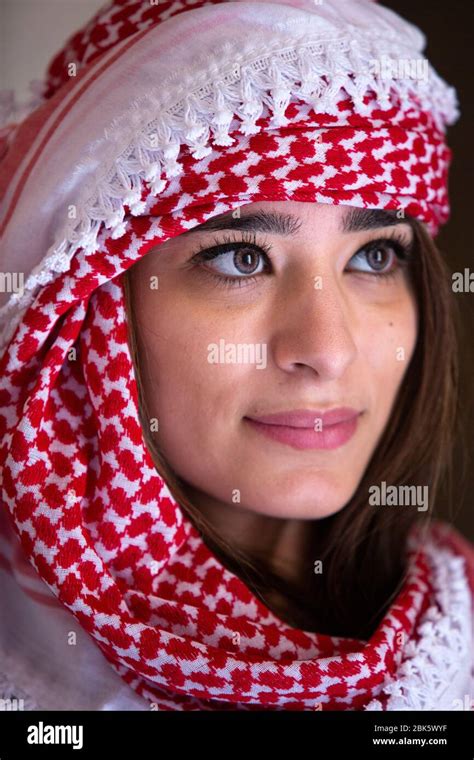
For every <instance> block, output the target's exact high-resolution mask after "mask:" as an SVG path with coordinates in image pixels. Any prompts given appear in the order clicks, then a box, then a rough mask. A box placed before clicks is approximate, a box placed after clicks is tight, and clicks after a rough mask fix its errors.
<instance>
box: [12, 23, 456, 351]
mask: <svg viewBox="0 0 474 760" xmlns="http://www.w3.org/2000/svg"><path fill="white" fill-rule="evenodd" d="M229 49H231V48H230V46H229ZM224 51H225V46H224ZM232 52H234V51H233V50H232ZM382 55H383V56H387V57H390V58H392V59H393V60H394V61H399V60H400V59H401V58H404V57H405V58H406V57H407V56H408V57H409V55H411V56H413V51H412V50H409V51H408V49H407V48H405V47H401V46H400V41H399V39H397V40H396V41H395V40H393V41H390V42H389V43H384V42H383V41H381V40H380V39H379V38H378V37H377V36H374V35H370V34H367V33H365V34H361V33H358V34H357V33H356V32H355V31H353V33H352V35H351V36H350V37H349V36H347V35H346V36H345V37H344V38H342V39H338V40H333V41H330V42H319V41H318V42H314V41H313V42H308V41H307V38H306V40H305V42H304V43H303V42H297V43H293V45H290V46H287V47H284V48H283V49H279V50H275V51H272V52H270V53H269V54H267V55H266V56H264V57H262V56H261V55H260V56H259V57H257V58H255V57H254V59H253V60H250V61H248V62H246V63H245V64H236V65H234V66H232V68H231V69H230V71H229V72H228V73H227V74H225V75H223V76H222V75H221V78H217V77H218V76H219V74H218V69H217V68H216V65H215V64H214V65H213V67H211V68H210V70H209V71H208V73H207V74H206V73H205V72H204V74H206V76H209V77H212V76H214V77H216V79H215V80H214V81H211V82H209V84H206V85H205V86H201V87H199V88H198V89H194V90H193V89H192V87H190V88H189V89H190V91H189V93H188V95H187V96H186V97H184V98H181V99H180V100H179V101H178V102H176V103H175V105H173V106H172V107H169V108H167V109H164V108H163V104H162V103H159V102H154V101H153V99H152V98H151V96H149V97H147V98H146V99H142V100H137V101H135V102H134V103H133V104H132V105H131V106H130V108H129V109H128V110H127V112H125V113H124V114H122V115H121V116H119V117H118V118H117V119H115V120H114V122H113V123H112V124H111V125H110V128H108V129H107V130H106V138H107V142H108V145H109V149H107V146H105V148H104V158H103V162H102V164H101V167H99V170H98V172H97V174H96V175H95V177H94V178H93V180H92V184H91V185H90V187H93V188H94V190H93V191H92V192H90V195H89V197H88V198H86V199H85V200H82V201H81V199H78V203H77V210H78V214H77V219H75V220H66V216H67V215H66V214H65V226H64V230H63V232H62V234H61V236H60V237H59V242H57V243H56V244H55V245H53V246H52V247H51V248H50V249H49V250H48V252H47V254H46V256H45V258H44V259H43V260H42V261H41V262H40V263H39V264H38V265H37V266H36V267H35V268H34V269H33V270H32V272H31V273H30V274H29V276H28V277H27V278H26V282H25V283H24V288H23V292H22V293H13V294H12V295H11V296H10V298H9V300H8V301H7V302H6V303H5V304H4V306H3V307H1V308H0V320H2V321H3V322H4V323H5V327H4V329H3V331H2V332H1V333H0V352H1V351H2V350H3V349H4V347H5V345H6V343H7V342H8V341H9V340H10V338H11V335H12V334H13V331H14V329H15V324H16V323H17V322H18V320H19V319H20V317H21V314H22V313H23V312H24V311H25V310H26V308H27V307H28V305H29V304H30V303H31V302H32V300H33V297H34V292H35V291H36V289H37V288H38V287H40V286H44V285H46V284H47V283H49V282H50V281H51V280H53V279H54V277H55V276H56V275H57V274H59V273H61V272H66V271H67V270H68V269H69V267H70V263H71V259H72V257H73V256H74V254H75V253H76V252H77V251H78V250H79V249H80V248H83V249H84V250H85V252H86V253H93V252H95V251H97V250H98V242H97V236H98V233H99V230H100V229H101V228H102V226H105V228H106V229H107V230H110V231H111V236H112V238H113V239H117V238H120V237H121V236H122V235H124V234H125V232H126V222H125V221H124V217H125V209H124V206H125V205H127V206H128V207H129V208H130V212H131V214H132V215H139V214H141V213H143V211H144V210H145V203H144V202H143V201H141V190H142V186H143V183H148V185H149V188H150V191H151V193H152V194H153V195H155V196H158V195H159V194H160V193H161V192H162V190H163V189H164V188H165V187H166V184H167V179H170V178H172V177H175V176H179V175H180V174H182V166H181V165H180V163H179V161H178V157H179V154H180V150H181V147H182V146H183V145H186V146H188V147H189V148H190V150H191V154H192V156H193V157H194V158H195V159H197V160H199V159H201V158H203V157H205V156H207V155H208V154H209V153H211V152H212V146H211V139H213V141H214V143H215V144H216V145H219V146H229V145H232V144H233V143H234V142H235V139H234V138H232V137H230V135H229V128H230V126H231V122H232V121H233V119H234V118H238V119H240V120H241V124H240V125H239V132H241V133H243V134H245V135H252V134H256V133H257V132H259V131H260V128H259V127H257V126H256V121H257V119H258V118H259V117H260V116H261V115H262V113H263V110H264V106H267V107H268V108H269V109H270V113H271V114H272V121H271V124H270V126H271V127H279V126H282V125H285V124H287V123H288V119H287V118H286V117H285V116H284V112H285V109H286V108H287V106H288V104H289V102H290V99H291V98H292V97H293V96H294V97H296V98H298V99H301V100H303V101H305V102H307V103H309V104H311V105H312V107H313V108H314V111H315V112H316V113H333V114H336V113H337V109H336V103H337V102H338V100H339V99H340V94H341V90H344V91H345V93H346V94H347V95H348V96H349V97H350V98H351V99H352V102H353V104H354V107H355V110H356V111H357V112H358V113H360V114H364V115H365V114H370V112H371V108H367V107H365V106H364V104H363V102H362V101H363V98H364V96H365V94H367V93H368V92H370V91H373V93H375V95H376V99H377V103H376V107H378V108H381V109H383V110H387V109H389V108H390V107H391V105H392V100H391V98H392V93H391V92H390V90H391V89H393V92H394V93H395V95H396V96H397V97H398V98H399V99H400V104H401V108H402V110H406V109H408V108H409V107H412V106H413V103H412V101H411V98H412V97H413V96H416V97H417V98H418V99H419V102H420V104H421V107H422V109H423V110H425V109H426V110H428V111H431V112H432V114H433V118H434V119H435V122H436V123H437V125H438V127H439V128H440V129H444V128H445V125H447V124H452V123H453V122H454V121H455V120H456V119H457V117H458V115H459V111H458V107H457V97H456V92H455V90H454V89H453V88H452V87H450V86H448V85H447V84H446V82H444V81H443V80H442V79H441V78H440V77H439V76H438V75H437V73H436V72H435V71H434V69H433V68H432V67H431V66H430V65H429V63H428V77H427V80H426V81H423V80H421V79H409V78H404V79H384V78H383V77H381V76H379V75H378V74H376V73H374V71H373V69H374V67H373V65H372V64H373V61H374V60H379V59H380V57H381V56H382ZM222 60H229V58H227V59H226V58H225V55H224V56H222ZM230 60H232V58H230ZM234 60H235V54H234ZM196 70H197V76H198V77H199V78H200V79H201V81H202V77H203V71H201V70H200V69H199V67H197V68H196ZM195 81H196V80H195ZM168 85H170V87H171V93H172V92H173V89H172V86H173V85H174V86H175V87H177V86H180V88H181V89H182V87H183V86H186V85H187V81H185V82H184V83H183V79H182V77H181V74H180V72H176V74H175V75H173V76H172V77H170V82H165V83H163V85H162V91H166V87H167V86H168ZM125 138H127V140H126V141H125V147H124V140H125ZM92 160H94V159H92ZM86 164H87V161H86V162H85V163H84V166H86Z"/></svg>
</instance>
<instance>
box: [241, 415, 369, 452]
mask: <svg viewBox="0 0 474 760" xmlns="http://www.w3.org/2000/svg"><path fill="white" fill-rule="evenodd" d="M361 413H362V412H359V411H358V410H357V409H352V408H350V407H340V408H338V409H331V411H329V412H320V411H318V410H307V409H297V410H295V411H292V412H281V413H279V414H267V415H263V416H260V417H245V418H244V419H245V420H246V421H247V422H248V423H250V425H251V426H252V427H253V428H254V429H255V430H256V431H257V432H260V433H263V435H265V436H267V437H268V438H273V439H274V440H276V441H279V442H280V443H286V444H287V445H289V446H292V447H293V448H295V449H335V448H338V447H339V446H342V445H343V444H344V443H347V441H349V440H350V439H351V438H352V436H353V435H354V433H355V432H356V429H357V424H358V420H359V416H360V415H361ZM315 426H316V428H317V429H316V430H315ZM318 428H321V429H320V430H319V429H318Z"/></svg>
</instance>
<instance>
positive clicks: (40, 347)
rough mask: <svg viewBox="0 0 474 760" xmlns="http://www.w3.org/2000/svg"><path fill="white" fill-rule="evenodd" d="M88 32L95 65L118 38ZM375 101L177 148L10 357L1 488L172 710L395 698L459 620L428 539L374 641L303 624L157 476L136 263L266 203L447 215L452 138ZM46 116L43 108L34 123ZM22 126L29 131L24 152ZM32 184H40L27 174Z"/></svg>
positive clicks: (347, 101) (90, 613) (102, 634)
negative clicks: (141, 394) (411, 652)
mask: <svg viewBox="0 0 474 760" xmlns="http://www.w3.org/2000/svg"><path fill="white" fill-rule="evenodd" d="M122 5H123V8H124V9H125V8H127V12H129V11H130V7H131V5H133V4H130V3H128V4H127V3H122ZM176 7H178V8H179V6H176ZM137 14H138V16H137V18H138V19H142V18H143V16H142V15H140V14H141V12H139V11H138V10H137ZM104 18H106V17H104ZM110 18H112V16H110ZM134 23H135V22H134ZM140 23H141V22H140ZM94 28H95V27H94ZM97 28H98V29H100V26H99V27H97ZM134 28H135V27H134ZM125 29H126V30H127V33H129V28H128V26H127V24H126V23H125ZM120 30H121V27H120V26H117V28H116V30H115V31H116V33H117V35H120ZM89 33H90V37H91V39H94V40H95V43H96V48H94V49H92V50H91V52H90V56H91V57H90V60H91V62H92V63H91V65H94V62H93V61H92V57H93V56H94V54H95V53H96V52H97V47H100V44H99V43H100V40H101V39H104V38H103V37H102V36H101V35H102V32H100V33H99V32H97V34H94V31H93V29H90V30H89ZM113 34H115V32H113V33H112V31H111V35H112V36H109V37H108V38H106V39H104V45H106V44H109V43H112V42H113V41H114V39H115V38H114V37H113ZM107 40H108V42H107ZM80 44H81V45H85V39H83V40H82V42H81V43H80ZM74 45H76V43H74ZM76 49H77V48H76ZM83 54H84V57H87V56H86V55H85V50H83ZM67 57H68V56H67V55H66V56H65V57H64V56H63V58H62V59H61V60H62V64H61V65H63V64H64V62H66V61H67ZM61 65H57V66H54V67H52V72H53V69H54V77H53V73H52V74H51V76H52V79H51V87H52V86H53V85H54V86H58V85H59V84H60V82H61V76H62V74H61V71H62V69H61ZM110 65H112V66H113V63H112V64H110ZM76 86H79V85H76V84H73V85H71V88H72V87H76ZM80 86H81V87H83V88H84V89H87V86H88V85H87V82H86V83H85V84H83V83H81V84H80ZM62 89H63V90H64V92H65V97H68V96H70V94H71V92H74V90H70V89H68V86H65V87H64V88H62ZM60 93H61V89H60V90H58V93H57V95H56V96H55V97H56V98H57V101H56V103H55V107H56V108H60V105H61V98H60V97H59V96H60ZM80 97H81V94H78V95H77V98H80ZM364 105H365V106H366V108H367V113H366V114H365V115H362V114H361V113H360V112H359V111H357V110H356V108H355V107H354V98H353V97H349V96H345V97H342V98H339V99H338V100H337V102H335V108H334V109H332V110H333V113H331V114H325V113H319V114H317V113H315V112H314V111H313V110H312V109H311V106H310V105H309V104H308V103H303V102H301V101H300V100H298V99H297V98H296V97H292V99H291V101H290V102H289V104H288V106H287V108H286V111H285V117H286V119H287V122H286V123H283V124H282V125H280V126H275V125H274V123H273V122H272V121H271V118H272V116H271V113H270V110H269V108H268V107H267V106H266V107H265V109H264V111H263V114H262V115H261V117H260V118H259V120H258V125H259V127H260V131H258V132H256V133H250V134H242V132H240V131H239V130H238V129H237V126H238V125H235V124H234V126H233V128H231V129H229V135H230V136H231V137H233V138H235V141H234V142H231V143H227V144H223V145H221V144H214V145H213V146H212V150H211V151H210V152H208V153H206V154H205V155H203V156H202V157H200V158H196V156H195V155H194V154H193V151H192V150H191V149H190V147H189V146H181V149H180V151H179V163H180V166H181V167H182V171H181V173H174V174H173V172H170V173H169V174H166V181H163V185H164V187H162V186H161V185H160V191H157V187H156V184H155V185H153V182H152V184H151V187H150V185H147V184H146V183H144V184H143V185H141V186H140V189H139V194H138V197H135V199H134V201H133V204H132V202H131V201H130V205H128V206H127V204H126V203H125V207H126V215H125V217H124V218H123V220H120V224H121V226H122V229H121V230H120V235H119V236H118V235H116V234H115V235H114V230H113V229H107V228H106V226H104V224H101V225H100V226H99V228H98V230H96V233H97V235H96V240H94V241H93V245H91V246H83V247H79V249H78V250H77V251H75V252H74V255H73V256H71V259H70V260H68V261H67V262H66V265H65V266H62V267H59V268H58V269H57V270H56V271H54V272H47V271H46V272H41V271H40V272H39V274H38V272H36V273H35V277H36V278H37V279H36V281H35V283H34V288H33V287H32V288H31V289H30V290H31V302H29V303H27V305H26V307H25V309H24V311H23V313H22V315H21V318H20V319H19V321H18V322H17V323H16V324H15V326H14V327H15V329H14V334H13V335H12V336H11V339H10V340H9V343H8V345H7V347H6V350H5V353H4V355H3V358H2V360H1V361H0V406H1V411H0V467H1V468H2V490H1V495H2V496H1V498H2V502H3V503H4V504H5V505H6V507H7V508H8V511H9V514H10V515H11V518H12V524H13V526H14V528H15V530H16V532H17V533H18V535H19V537H20V539H21V544H22V547H23V550H24V552H25V554H26V556H27V557H29V558H30V559H31V562H32V564H33V566H34V567H35V568H36V570H37V572H38V573H39V574H40V576H41V577H42V578H43V579H44V581H45V582H46V583H47V585H48V586H49V588H50V589H51V590H52V591H53V593H54V594H55V595H56V596H57V598H58V599H59V600H60V601H61V602H62V603H63V604H64V605H65V606H66V607H67V608H68V609H70V611H71V612H72V614H73V615H74V616H75V617H76V618H77V620H78V621H79V622H80V624H81V625H82V626H83V627H84V628H85V630H87V631H88V632H89V633H90V634H91V636H92V637H93V638H94V640H95V641H96V642H97V644H98V646H99V647H100V648H101V650H102V651H103V652H104V654H105V656H106V657H107V659H108V660H109V661H110V663H111V664H112V666H113V667H114V668H115V669H116V670H117V672H118V673H119V674H120V675H121V676H122V677H123V678H124V680H125V681H127V682H128V683H129V684H130V685H131V686H132V687H133V688H134V689H135V690H136V691H137V692H138V693H140V694H142V695H143V696H144V697H146V698H148V699H149V700H150V701H151V702H154V703H156V704H157V705H158V706H159V708H160V709H165V710H166V709H171V710H196V709H206V710H212V709H225V708H229V709H258V708H269V709H296V710H301V709H315V708H317V706H318V705H322V706H323V708H324V709H328V708H329V709H331V708H333V709H362V708H367V707H369V709H379V708H380V707H381V708H382V709H383V707H384V706H385V705H386V703H387V699H388V696H387V692H386V690H385V687H386V682H387V678H389V677H390V676H393V675H395V674H397V672H398V671H399V669H400V668H401V665H402V660H403V659H404V658H405V657H406V644H407V642H413V641H416V640H418V638H419V635H421V634H419V629H420V626H421V625H422V623H423V621H425V618H426V615H428V614H429V615H431V618H430V619H431V620H436V616H437V615H438V616H440V617H441V622H443V619H444V620H445V619H446V616H449V615H451V612H452V610H451V611H449V610H448V609H446V610H443V609H442V604H440V603H439V601H438V597H437V596H436V594H435V593H434V588H433V564H432V562H433V560H432V559H430V556H429V553H425V552H422V551H420V552H418V553H416V552H415V549H413V557H412V559H413V562H412V564H411V569H410V577H409V579H408V581H407V582H406V584H405V586H404V588H403V590H402V591H401V592H400V594H399V595H398V597H397V599H396V600H395V602H394V603H393V605H392V606H391V609H390V612H389V614H388V615H387V617H386V618H385V619H384V621H383V622H382V624H381V625H380V627H379V628H378V630H377V631H376V632H375V634H374V635H373V637H372V638H371V640H370V641H369V642H362V641H356V640H351V639H338V638H334V637H328V636H322V635H318V634H308V633H305V632H303V631H299V630H296V629H294V628H291V627H290V626H288V625H287V624H285V623H284V622H283V621H281V620H279V619H278V618H277V617H276V616H274V615H273V614H272V613H271V612H270V611H269V610H268V609H267V608H266V607H265V606H264V605H263V604H262V603H261V602H260V601H259V600H258V598H257V597H256V596H255V595H254V594H253V593H252V592H251V591H250V589H249V588H248V587H247V586H246V585H245V584H244V583H243V582H242V581H241V580H240V579H239V578H238V577H236V576H234V575H233V574H232V573H230V572H229V571H228V570H227V569H226V568H224V567H223V566H222V565H221V563H220V562H219V561H218V560H217V559H216V558H215V557H214V556H213V555H212V553H211V552H210V551H209V550H208V548H207V547H206V545H205V544H204V542H203V541H202V539H201V538H200V536H199V533H198V532H197V530H196V529H195V528H194V526H193V525H192V523H191V522H190V521H189V519H188V518H187V517H186V515H185V514H184V513H183V511H182V510H181V508H180V507H179V505H177V504H176V502H175V501H174V499H173V498H172V496H171V494H170V493H169V491H168V489H167V486H166V483H164V482H163V480H162V479H161V477H160V476H159V475H158V473H157V472H156V470H155V467H154V465H153V462H152V460H151V457H150V455H149V453H148V451H147V449H146V447H145V445H144V441H143V436H142V431H141V427H140V423H139V415H138V406H137V404H138V399H137V389H136V384H135V378H134V373H133V368H132V362H131V357H130V354H129V350H128V345H127V339H126V315H125V311H124V302H123V291H122V284H121V278H120V275H121V274H122V272H123V271H125V270H126V269H127V268H128V267H129V266H131V265H132V264H133V263H134V262H135V261H137V260H138V259H140V258H141V257H142V256H144V255H145V254H146V253H147V252H148V251H150V250H151V248H155V247H156V246H157V244H159V243H160V242H164V241H165V240H167V239H168V238H169V237H172V236H175V235H179V234H180V233H181V232H183V231H184V230H188V229H190V228H192V227H194V226H196V225H197V224H200V223H202V222H203V221H205V220H206V219H208V218H210V217H212V216H214V215H216V214H218V213H222V212H224V211H228V210H232V209H235V208H236V207H237V206H241V205H244V204H246V203H249V202H253V201H259V200H295V201H306V202H323V203H342V204H346V205H355V206H360V207H373V208H405V209H406V211H407V212H408V213H410V214H413V215H414V216H417V217H418V218H420V219H422V220H424V221H425V222H426V223H427V224H428V225H430V226H431V227H432V228H433V229H434V228H436V226H437V225H438V224H439V223H441V222H442V221H444V220H445V219H446V218H447V215H448V201H447V194H446V182H445V180H446V172H447V166H448V163H449V149H448V148H447V147H446V145H445V143H444V140H443V133H442V130H440V129H439V127H438V126H437V125H436V124H435V120H434V119H433V116H432V114H431V113H429V112H424V111H423V110H420V108H419V104H417V103H416V102H413V104H412V106H411V107H407V104H405V106H404V108H399V107H398V106H399V104H398V105H397V103H396V102H394V103H393V104H392V105H391V107H390V108H388V109H387V108H385V109H382V108H381V107H379V105H378V104H377V102H376V99H375V98H374V95H373V94H372V95H371V94H370V93H367V94H366V95H365V96H364ZM46 112H47V109H46ZM41 118H43V117H42V115H41V114H39V115H38V114H36V115H35V114H33V115H32V117H31V121H30V122H29V124H28V128H29V130H30V132H29V134H31V126H32V125H33V124H34V123H35V119H38V120H39V121H41ZM44 118H48V117H47V116H46V117H44ZM80 128H81V125H78V127H77V129H80ZM24 134H28V129H27V130H26V132H25V133H24ZM316 134H321V135H322V139H321V140H320V141H319V140H317V139H315V135H316ZM51 135H52V133H50V134H49V137H47V138H46V145H47V140H48V139H49V140H52V139H53V137H52V136H51ZM22 139H24V136H23V134H22V131H21V130H20V131H19V133H18V135H17V137H16V140H17V143H16V145H15V144H14V145H13V148H12V153H13V154H14V153H15V151H16V152H17V153H19V152H20V151H19V148H20V147H21V140H22ZM45 149H46V147H45V143H43V146H42V150H45ZM41 155H42V151H41V150H38V151H37V154H35V159H34V160H35V161H37V162H41ZM168 168H169V167H168ZM10 169H11V165H10ZM137 176H138V175H137ZM155 179H156V178H155ZM115 180H116V178H115ZM115 180H114V181H115ZM129 180H130V178H129V177H128V178H127V176H126V175H121V181H122V183H123V184H122V187H121V188H120V190H119V191H117V185H115V186H114V187H115V191H116V192H118V195H119V197H120V194H121V192H122V191H123V193H124V194H125V193H126V192H127V191H128V192H130V191H131V190H134V191H136V190H137V187H135V186H133V183H132V185H128V183H129ZM19 188H20V190H19V195H20V197H21V193H28V184H27V182H25V183H24V185H22V184H21V183H19ZM16 200H17V202H18V198H17V199H16ZM131 205H133V209H132V208H131ZM111 210H112V211H113V208H112V209H111ZM132 210H133V211H134V213H133V214H132V213H131V212H132ZM11 213H13V212H11ZM7 217H8V215H7ZM7 223H8V222H7ZM115 232H116V230H115ZM68 267H69V268H68ZM71 349H75V350H74V351H73V352H71ZM426 552H428V549H427V550H426ZM453 562H454V564H453V565H452V568H451V565H449V567H450V568H451V569H452V572H453V573H454V575H453V579H452V588H453V591H452V594H450V595H449V598H448V602H449V604H452V606H453V609H454V612H452V617H453V621H454V623H453V627H452V629H451V644H450V646H451V647H452V649H453V652H454V651H455V649H456V647H455V646H454V645H453V641H458V647H459V658H461V657H462V654H461V652H462V650H463V647H464V648H465V646H466V629H465V627H464V628H463V627H462V625H461V627H460V630H459V631H458V630H457V629H456V626H457V625H458V622H459V620H461V616H460V612H459V609H458V607H456V604H457V603H458V601H459V600H458V601H457V596H456V594H458V595H459V594H464V595H465V596H466V594H468V590H467V589H468V587H467V586H466V584H465V579H464V580H463V576H462V569H461V567H460V566H458V564H456V561H455V560H453ZM450 572H451V570H450ZM456 573H457V575H456ZM463 583H464V586H463V585H462V584H463ZM456 584H457V585H456ZM466 599H467V597H466ZM466 599H465V606H466V605H467V606H469V604H470V600H467V601H466ZM440 610H441V611H440ZM443 615H444V616H445V617H444V618H443ZM433 616H434V617H433ZM425 622H426V621H425ZM430 625H431V630H434V629H433V624H432V623H430ZM445 629H446V625H445ZM440 631H441V628H440ZM453 631H457V632H456V633H453ZM431 635H434V634H431ZM440 635H442V634H441V633H440ZM456 637H457V638H456ZM458 666H459V660H456V667H458ZM420 667H421V664H420V662H418V664H417V668H418V670H419V669H420ZM417 698H418V699H419V700H421V701H422V699H423V696H419V697H417ZM374 699H377V700H378V701H376V702H372V700H374ZM410 699H412V700H413V697H412V696H411V697H410ZM412 704H413V701H412ZM370 705H372V707H370Z"/></svg>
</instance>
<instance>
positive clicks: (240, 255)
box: [190, 233, 273, 287]
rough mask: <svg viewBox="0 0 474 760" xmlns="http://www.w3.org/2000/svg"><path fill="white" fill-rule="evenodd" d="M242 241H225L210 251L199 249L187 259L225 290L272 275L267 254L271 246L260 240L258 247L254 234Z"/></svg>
mask: <svg viewBox="0 0 474 760" xmlns="http://www.w3.org/2000/svg"><path fill="white" fill-rule="evenodd" d="M248 237H249V238H250V239H247V236H246V235H245V234H244V236H243V239H240V240H233V239H229V238H227V239H226V238H224V242H221V243H219V242H218V241H217V240H216V245H214V246H212V248H202V249H200V250H199V251H198V252H197V253H195V254H194V255H193V256H192V257H191V260H190V263H191V265H193V266H198V267H199V269H200V271H201V273H202V274H204V275H207V276H208V277H212V278H213V279H214V280H215V283H216V284H217V285H225V286H227V287H232V286H237V287H243V286H244V285H248V284H252V283H253V282H254V281H256V280H258V279H259V276H260V275H263V274H269V273H270V272H272V269H273V268H272V264H271V259H270V257H269V253H270V251H271V245H270V244H268V243H267V242H265V241H263V242H260V243H259V244H257V242H256V240H255V234H254V233H252V235H249V236H248Z"/></svg>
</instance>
